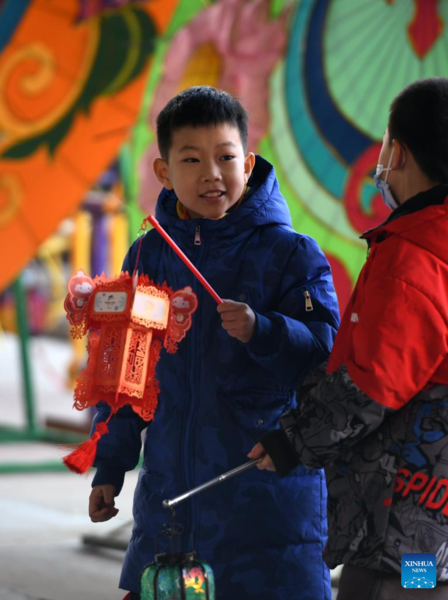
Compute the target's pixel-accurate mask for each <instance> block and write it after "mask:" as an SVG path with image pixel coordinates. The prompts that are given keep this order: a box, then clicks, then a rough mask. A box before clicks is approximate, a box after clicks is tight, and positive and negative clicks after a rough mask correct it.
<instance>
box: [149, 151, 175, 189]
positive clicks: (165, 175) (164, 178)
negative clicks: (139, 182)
mask: <svg viewBox="0 0 448 600" xmlns="http://www.w3.org/2000/svg"><path fill="white" fill-rule="evenodd" d="M152 168H153V169H154V173H155V175H156V177H157V179H158V180H159V181H160V183H161V184H162V185H163V187H164V188H166V189H167V190H172V189H173V186H172V185H171V181H170V178H169V171H168V163H167V161H166V160H164V159H163V158H156V159H155V160H154V162H153V164H152Z"/></svg>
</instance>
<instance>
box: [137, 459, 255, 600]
mask: <svg viewBox="0 0 448 600" xmlns="http://www.w3.org/2000/svg"><path fill="white" fill-rule="evenodd" d="M261 460H262V459H261V458H256V459H254V460H250V461H249V462H246V463H244V464H243V465H240V466H239V467H236V469H232V470H231V471H227V472H226V473H223V474H222V475H220V476H219V477H215V478H214V479H211V480H210V481H207V482H206V483H203V484H202V485H199V486H198V487H195V488H193V489H192V490H189V491H188V492H185V493H184V494H182V495H181V496H178V497H177V498H173V499H172V500H164V501H163V506H164V508H170V509H171V524H170V525H164V526H163V529H162V535H164V536H167V537H168V538H169V547H170V552H167V553H166V554H157V541H156V552H155V556H156V559H155V562H153V563H150V564H149V565H146V567H145V568H144V569H143V573H142V577H141V583H140V597H141V600H193V599H195V600H215V580H214V578H213V571H212V569H211V567H210V565H208V564H207V563H205V562H203V561H201V560H198V559H197V558H196V553H195V552H187V553H184V552H173V538H174V539H177V541H178V543H179V536H180V535H182V533H183V527H182V525H180V524H178V523H176V515H175V511H174V507H175V506H176V505H177V504H178V503H179V502H183V501H184V500H187V498H191V496H194V495H196V494H199V493H201V492H203V491H204V490H207V489H209V488H211V487H213V486H215V485H218V484H220V483H222V482H223V481H226V480H227V479H229V478H230V477H234V476H235V475H238V474H239V473H242V472H243V471H246V470H247V469H250V468H252V467H253V466H254V465H256V464H257V463H258V462H260V461H261ZM157 537H158V536H156V540H157Z"/></svg>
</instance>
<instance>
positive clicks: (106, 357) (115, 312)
mask: <svg viewBox="0 0 448 600" xmlns="http://www.w3.org/2000/svg"><path fill="white" fill-rule="evenodd" d="M134 287H135V291H134ZM68 290H69V294H68V295H67V297H66V299H65V303H64V307H65V309H66V312H67V318H68V319H69V321H70V323H71V325H72V330H71V333H72V336H73V337H74V338H81V337H82V336H83V335H85V334H86V333H88V345H87V348H88V355H89V357H88V362H87V367H86V369H85V370H84V371H83V372H82V373H81V374H80V376H79V378H78V381H77V386H76V389H75V408H77V409H78V410H83V409H85V408H88V407H90V406H94V405H95V404H97V403H98V402H99V401H102V402H107V403H108V404H109V405H110V407H111V414H110V416H109V419H110V418H111V416H112V415H113V413H115V412H116V411H117V410H118V409H119V408H121V407H122V406H124V405H125V404H130V405H131V406H132V408H133V410H134V411H135V412H136V413H138V414H139V415H140V416H141V417H142V418H143V419H145V420H146V421H150V420H152V419H153V417H154V412H155V410H156V407H157V399H158V394H159V383H158V381H157V379H156V374H155V371H156V365H157V362H158V360H159V357H160V352H161V350H162V346H164V347H165V349H166V350H167V352H169V353H171V354H174V353H175V352H176V351H177V344H178V343H179V342H180V341H181V340H182V339H183V338H184V337H185V335H186V333H187V331H188V330H189V329H190V328H191V324H192V320H191V316H192V314H193V313H194V311H195V310H196V308H197V297H196V294H194V292H193V290H192V289H191V288H190V287H186V288H184V289H182V290H178V291H177V292H173V290H172V289H171V288H169V287H168V286H167V285H166V284H164V285H161V286H159V285H155V284H154V282H152V281H151V280H150V279H149V278H148V277H147V276H146V275H142V276H140V278H139V279H138V283H137V285H136V286H134V283H133V279H132V278H131V277H130V275H129V274H128V273H121V275H120V276H118V277H115V278H111V279H106V278H105V277H104V276H100V277H96V278H95V279H93V280H92V279H91V278H90V277H88V276H87V275H86V274H85V273H84V271H78V272H77V273H76V275H73V276H72V277H71V278H70V280H69V283H68ZM109 419H108V420H109ZM100 425H101V426H100ZM100 425H99V426H97V431H96V433H95V434H94V436H93V437H92V438H91V439H90V440H88V442H86V443H85V444H83V445H82V446H81V447H80V448H78V449H77V450H76V451H75V452H74V453H72V454H71V455H69V456H68V457H66V458H65V459H64V462H65V464H66V465H67V466H68V467H69V468H70V469H72V470H74V471H76V472H85V471H86V470H87V469H88V468H89V466H91V465H92V464H93V459H94V455H95V450H96V442H97V440H98V439H99V437H100V436H101V435H102V434H103V433H105V432H106V431H107V422H106V423H102V424H100ZM95 435H96V436H97V438H96V439H94V438H95ZM86 444H87V445H86Z"/></svg>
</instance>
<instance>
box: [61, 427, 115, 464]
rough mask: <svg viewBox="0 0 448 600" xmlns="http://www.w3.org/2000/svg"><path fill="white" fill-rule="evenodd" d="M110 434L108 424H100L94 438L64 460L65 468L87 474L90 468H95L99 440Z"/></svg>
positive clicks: (96, 428)
mask: <svg viewBox="0 0 448 600" xmlns="http://www.w3.org/2000/svg"><path fill="white" fill-rule="evenodd" d="M108 432H109V428H108V427H107V423H98V424H97V426H96V427H95V432H94V434H93V435H92V437H91V438H90V439H88V440H87V441H86V442H83V443H82V444H81V445H80V446H78V448H76V450H74V451H73V452H72V453H71V454H69V455H68V456H65V457H64V458H63V459H62V460H63V462H64V464H65V466H66V467H68V468H69V469H70V471H74V472H75V473H79V474H83V473H86V471H88V470H89V469H90V467H93V463H94V461H95V455H96V448H97V445H98V440H99V439H100V437H101V436H103V435H104V434H105V433H108Z"/></svg>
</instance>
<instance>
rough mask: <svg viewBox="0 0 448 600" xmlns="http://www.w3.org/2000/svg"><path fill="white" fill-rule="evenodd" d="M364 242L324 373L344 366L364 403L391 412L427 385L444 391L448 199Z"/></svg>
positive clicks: (446, 380) (387, 226)
mask: <svg viewBox="0 0 448 600" xmlns="http://www.w3.org/2000/svg"><path fill="white" fill-rule="evenodd" d="M440 187H442V188H444V187H445V186H440ZM441 192H442V193H443V194H444V195H445V194H447V193H448V186H447V189H446V190H443V189H442V190H439V188H437V193H436V194H435V195H436V197H437V196H439V197H440V193H441ZM426 194H428V192H427V193H426ZM426 194H425V195H423V194H421V195H419V196H420V197H419V196H417V197H415V198H414V199H413V200H410V201H409V202H413V204H414V205H417V206H418V205H419V203H420V202H422V200H423V198H422V197H421V196H426ZM425 200H426V202H431V197H430V198H426V199H425ZM426 202H425V203H426ZM406 204H407V203H405V204H404V205H403V206H402V208H403V209H405V208H406V209H408V210H409V208H411V207H409V208H408V207H407V206H406ZM363 237H364V238H365V239H367V240H368V241H369V243H370V253H369V257H368V260H367V262H366V264H365V266H364V268H363V270H362V272H361V274H360V276H359V279H358V283H357V285H356V288H355V290H354V292H353V295H352V298H351V300H350V302H349V305H348V307H347V309H346V311H345V314H344V318H343V320H342V323H341V327H340V328H339V332H338V335H337V337H336V341H335V345H334V347H333V351H332V353H331V357H330V361H329V364H328V368H327V373H331V372H333V371H336V370H337V369H338V367H339V366H341V365H343V364H345V365H346V367H347V371H348V373H349V375H350V377H351V378H352V380H353V381H354V383H355V384H356V385H357V386H358V387H359V388H360V389H361V390H362V391H363V392H364V393H365V394H367V396H370V397H371V398H373V399H374V400H376V401H377V402H379V403H381V404H383V405H384V406H386V407H388V408H393V409H398V408H400V407H402V406H403V405H404V404H406V403H407V402H408V401H409V400H410V399H411V398H412V397H413V396H415V394H417V392H419V391H420V390H422V389H423V388H424V387H425V386H426V385H427V384H428V383H430V382H431V383H442V384H445V385H448V196H447V197H446V198H445V200H444V202H443V204H430V205H429V206H428V205H427V206H426V208H423V209H421V210H416V211H415V212H410V213H408V214H404V215H403V216H401V217H400V218H395V219H393V220H390V221H389V222H387V223H386V224H385V225H383V226H380V227H379V228H377V229H375V230H373V231H371V232H368V233H367V234H364V236H363Z"/></svg>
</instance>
